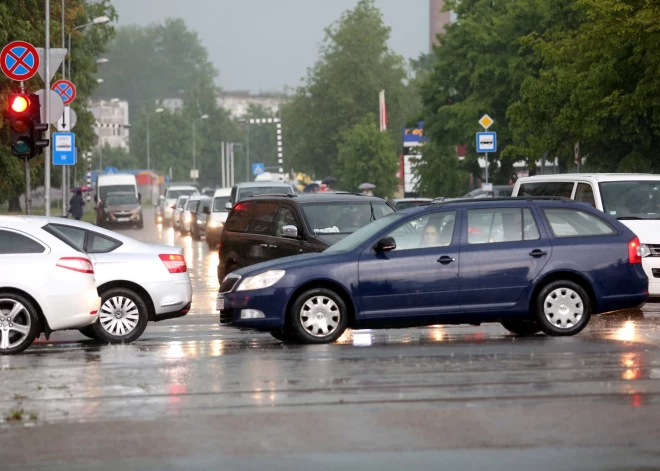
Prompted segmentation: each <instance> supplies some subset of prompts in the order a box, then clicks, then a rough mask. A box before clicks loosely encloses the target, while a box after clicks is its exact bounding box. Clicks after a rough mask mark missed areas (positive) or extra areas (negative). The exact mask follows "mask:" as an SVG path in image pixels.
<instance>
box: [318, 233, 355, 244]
mask: <svg viewBox="0 0 660 471" xmlns="http://www.w3.org/2000/svg"><path fill="white" fill-rule="evenodd" d="M348 235H350V234H316V238H317V239H319V240H321V241H323V242H325V243H327V244H329V245H335V244H336V243H337V242H339V241H340V240H342V239H344V238H346V236H348Z"/></svg>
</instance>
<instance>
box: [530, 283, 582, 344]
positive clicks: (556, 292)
mask: <svg viewBox="0 0 660 471" xmlns="http://www.w3.org/2000/svg"><path fill="white" fill-rule="evenodd" d="M536 318H537V321H538V323H539V327H540V328H541V330H542V331H543V332H545V333H546V334H548V335H553V336H569V335H575V334H578V333H580V332H581V331H582V329H584V328H585V327H586V326H587V324H588V323H589V319H590V318H591V300H590V299H589V296H588V295H587V293H586V292H585V291H584V289H583V288H582V287H581V286H580V285H578V284H577V283H573V282H572V281H554V282H552V283H550V284H548V285H547V286H544V287H543V289H542V290H541V292H540V293H539V295H538V297H537V299H536Z"/></svg>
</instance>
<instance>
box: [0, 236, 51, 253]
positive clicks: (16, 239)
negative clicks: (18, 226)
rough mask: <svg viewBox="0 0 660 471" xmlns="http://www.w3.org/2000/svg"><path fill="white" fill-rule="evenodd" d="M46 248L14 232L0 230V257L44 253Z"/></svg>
mask: <svg viewBox="0 0 660 471" xmlns="http://www.w3.org/2000/svg"><path fill="white" fill-rule="evenodd" d="M45 251H46V248H45V247H44V246H43V245H41V244H40V243H38V242H36V241H34V240H32V239H30V238H29V237H26V236H24V235H21V234H17V233H16V232H10V231H4V230H0V255H3V254H28V253H44V252H45Z"/></svg>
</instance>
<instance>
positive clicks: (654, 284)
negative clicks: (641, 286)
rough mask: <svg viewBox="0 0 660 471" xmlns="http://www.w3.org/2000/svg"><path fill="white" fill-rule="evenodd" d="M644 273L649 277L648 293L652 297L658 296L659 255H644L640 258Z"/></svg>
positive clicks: (659, 278) (659, 285) (659, 290)
mask: <svg viewBox="0 0 660 471" xmlns="http://www.w3.org/2000/svg"><path fill="white" fill-rule="evenodd" d="M642 267H643V268H644V273H646V276H648V277H649V294H650V295H651V296H654V297H658V296H660V276H656V275H660V257H646V258H644V259H642ZM654 271H655V274H654Z"/></svg>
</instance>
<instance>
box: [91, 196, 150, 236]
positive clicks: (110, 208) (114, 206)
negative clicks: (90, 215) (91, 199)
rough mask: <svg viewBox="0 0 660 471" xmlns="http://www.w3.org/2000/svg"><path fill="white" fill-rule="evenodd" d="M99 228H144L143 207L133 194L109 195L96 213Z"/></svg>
mask: <svg viewBox="0 0 660 471" xmlns="http://www.w3.org/2000/svg"><path fill="white" fill-rule="evenodd" d="M96 225H97V226H99V227H111V226H112V227H118V226H133V227H137V228H138V229H142V228H143V227H144V219H143V217H142V205H140V201H139V200H138V198H137V196H135V193H133V192H125V193H123V192H122V193H109V194H108V195H107V196H106V197H105V198H103V200H101V203H100V204H99V206H98V208H97V212H96Z"/></svg>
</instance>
